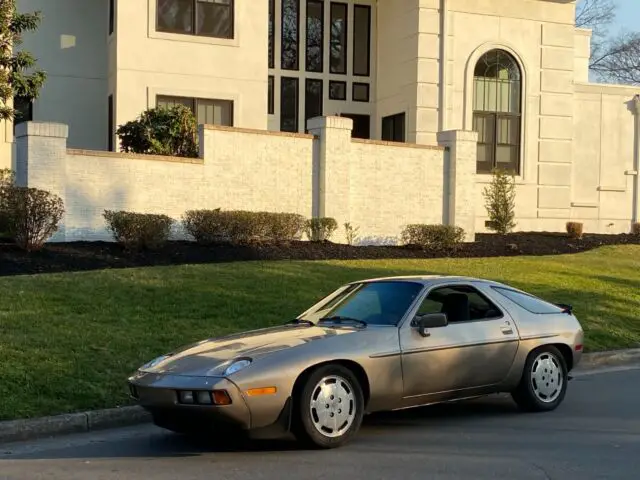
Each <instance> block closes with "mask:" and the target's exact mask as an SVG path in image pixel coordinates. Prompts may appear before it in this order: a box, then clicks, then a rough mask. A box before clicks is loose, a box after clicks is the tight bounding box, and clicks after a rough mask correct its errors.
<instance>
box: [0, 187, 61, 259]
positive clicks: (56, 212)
mask: <svg viewBox="0 0 640 480" xmlns="http://www.w3.org/2000/svg"><path fill="white" fill-rule="evenodd" d="M0 210H2V215H0V216H1V217H2V222H3V223H4V225H3V228H4V229H6V234H7V235H8V236H9V237H10V238H11V239H13V241H14V242H15V243H16V244H17V245H18V246H19V247H20V248H22V249H23V250H26V251H28V252H33V251H36V250H40V249H41V248H42V247H43V246H44V244H45V242H46V241H47V240H48V239H49V238H50V237H51V236H52V235H53V234H54V233H55V232H56V231H57V230H58V225H59V223H60V220H61V219H62V216H63V215H64V204H63V202H62V199H61V198H60V197H58V196H57V195H54V194H52V193H50V192H47V191H45V190H39V189H37V188H27V187H16V186H13V185H4V186H3V187H2V188H1V189H0Z"/></svg>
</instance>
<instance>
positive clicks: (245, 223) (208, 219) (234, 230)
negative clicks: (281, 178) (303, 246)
mask: <svg viewBox="0 0 640 480" xmlns="http://www.w3.org/2000/svg"><path fill="white" fill-rule="evenodd" d="M304 222H305V218H304V217H303V216H302V215H298V214H295V213H272V212H248V211H244V210H235V211H233V210H231V211H223V210H220V209H215V210H190V211H188V212H186V213H185V216H184V219H183V225H184V228H185V230H186V231H187V232H188V233H189V234H190V235H191V236H192V237H193V238H194V239H195V241H196V242H198V243H201V244H205V245H207V244H212V243H216V242H220V241H227V242H231V243H251V242H261V241H268V240H275V241H291V240H295V239H296V238H299V236H300V233H301V231H302V229H303V227H304Z"/></svg>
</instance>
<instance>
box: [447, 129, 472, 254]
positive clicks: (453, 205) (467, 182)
mask: <svg viewBox="0 0 640 480" xmlns="http://www.w3.org/2000/svg"><path fill="white" fill-rule="evenodd" d="M438 143H439V145H440V146H442V147H445V148H446V149H447V152H446V156H445V198H444V202H443V203H444V208H445V223H446V224H447V225H455V226H458V227H461V228H463V229H464V231H465V232H466V236H465V241H467V242H473V241H475V236H476V158H477V144H478V134H477V132H472V131H465V130H448V131H445V132H439V133H438Z"/></svg>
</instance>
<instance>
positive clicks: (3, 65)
mask: <svg viewBox="0 0 640 480" xmlns="http://www.w3.org/2000/svg"><path fill="white" fill-rule="evenodd" d="M40 20H41V16H40V12H34V13H18V12H17V10H16V0H0V120H13V119H14V118H15V117H16V110H15V108H14V107H13V106H11V101H12V100H13V99H14V98H21V99H24V100H33V99H35V98H38V95H39V94H40V89H41V88H42V86H43V85H44V82H45V80H46V78H47V75H46V73H45V72H43V71H41V70H37V69H35V68H34V67H35V65H36V59H35V58H34V57H33V55H32V54H31V53H29V52H26V51H24V50H18V49H16V47H17V46H19V45H20V44H21V43H22V35H23V33H25V32H29V31H33V30H36V29H37V28H38V25H39V24H40Z"/></svg>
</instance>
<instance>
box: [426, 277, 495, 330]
mask: <svg viewBox="0 0 640 480" xmlns="http://www.w3.org/2000/svg"><path fill="white" fill-rule="evenodd" d="M427 299H429V300H431V302H433V303H434V304H438V303H439V304H441V305H442V307H441V309H440V312H441V313H446V314H447V318H448V320H449V322H451V323H455V322H465V321H473V320H484V319H491V318H500V317H502V315H503V314H502V312H501V311H500V309H499V308H498V307H496V306H495V305H494V304H493V303H491V302H490V301H489V300H488V299H487V298H486V297H485V296H484V295H482V294H481V293H480V292H478V291H477V290H476V289H475V288H473V287H470V286H467V285H460V286H452V287H443V288H438V289H436V290H433V291H432V292H430V293H429V295H428V297H427ZM430 308H432V309H433V308H434V306H433V305H431V306H430Z"/></svg>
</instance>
